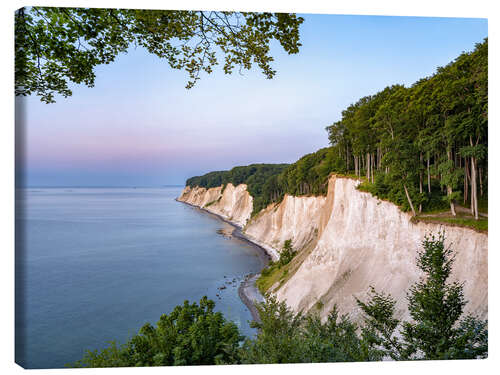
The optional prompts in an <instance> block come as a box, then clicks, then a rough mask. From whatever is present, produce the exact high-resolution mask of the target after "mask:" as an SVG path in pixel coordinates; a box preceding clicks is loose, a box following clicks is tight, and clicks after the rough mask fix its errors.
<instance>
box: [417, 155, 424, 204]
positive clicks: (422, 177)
mask: <svg viewBox="0 0 500 375" xmlns="http://www.w3.org/2000/svg"><path fill="white" fill-rule="evenodd" d="M423 161H424V155H423V154H422V153H420V167H419V169H420V176H419V177H420V178H419V180H420V181H419V191H420V194H422V193H423V190H424V188H423V186H422V185H423V179H424V171H423V170H422V162H423ZM418 212H419V213H420V212H422V203H420V204H419V205H418Z"/></svg>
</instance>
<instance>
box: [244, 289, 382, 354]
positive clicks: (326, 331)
mask: <svg viewBox="0 0 500 375" xmlns="http://www.w3.org/2000/svg"><path fill="white" fill-rule="evenodd" d="M257 309H258V312H259V316H260V320H261V322H260V323H257V322H252V326H253V327H255V328H258V329H259V333H258V335H257V337H256V338H255V339H254V340H249V339H247V340H246V341H245V343H244V345H243V347H242V351H241V358H242V363H248V364H258V363H261V364H263V363H317V362H352V361H373V360H380V359H382V357H381V356H380V352H379V351H377V350H374V349H372V348H371V346H370V345H369V343H368V341H365V340H364V338H360V337H359V336H358V334H357V330H358V326H357V325H356V324H355V323H353V322H352V321H351V320H350V319H349V318H348V317H347V316H346V315H343V316H339V314H338V311H337V307H336V306H334V308H333V309H332V311H331V312H330V314H329V315H328V318H327V320H326V322H324V323H322V322H321V319H320V318H319V317H318V316H317V315H313V314H307V315H303V314H302V313H300V312H298V313H295V312H293V311H292V310H291V309H290V308H289V307H288V306H287V305H286V303H285V302H284V301H282V302H278V301H277V300H276V298H275V297H273V296H270V297H269V298H268V299H267V301H266V302H263V303H259V304H258V305H257Z"/></svg>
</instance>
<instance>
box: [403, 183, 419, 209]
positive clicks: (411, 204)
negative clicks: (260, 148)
mask: <svg viewBox="0 0 500 375" xmlns="http://www.w3.org/2000/svg"><path fill="white" fill-rule="evenodd" d="M403 187H404V188H405V193H406V199H408V203H409V204H410V208H411V212H412V213H413V216H415V215H416V213H415V208H414V207H413V203H412V201H411V198H410V194H408V189H407V188H406V184H404V185H403Z"/></svg>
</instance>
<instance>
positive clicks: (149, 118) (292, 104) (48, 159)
mask: <svg viewBox="0 0 500 375" xmlns="http://www.w3.org/2000/svg"><path fill="white" fill-rule="evenodd" d="M301 16H303V17H304V18H305V21H304V23H303V24H302V26H301V28H300V38H301V43H302V47H301V48H300V52H299V53H298V54H296V55H288V54H287V53H286V52H284V51H283V50H282V48H281V47H280V46H279V44H277V43H274V44H273V45H272V49H271V54H272V55H273V57H274V58H275V61H274V62H273V63H272V66H273V68H274V69H276V70H277V74H276V76H275V77H274V78H273V79H272V80H268V79H266V78H265V76H264V75H263V74H262V73H261V72H260V70H259V68H258V67H256V66H254V67H253V68H252V70H251V71H244V72H243V75H240V74H238V71H237V70H236V71H235V72H234V73H233V74H232V75H225V74H224V72H223V71H222V68H221V67H220V66H219V67H216V68H215V69H214V73H212V74H211V75H206V74H204V75H202V77H201V80H200V81H198V83H197V84H196V86H195V87H194V88H193V89H190V90H186V89H185V88H184V86H185V85H186V83H187V81H188V76H187V73H186V72H184V71H177V70H173V69H171V68H170V67H169V66H168V64H167V63H166V62H165V61H162V60H161V59H159V58H158V57H156V56H154V55H150V54H148V53H147V52H146V51H144V50H143V49H140V48H138V49H134V48H133V47H132V48H131V49H130V50H129V52H128V53H127V54H123V55H120V56H119V57H118V58H117V59H116V61H115V62H114V63H112V64H110V65H104V66H99V67H97V68H96V80H95V87H93V88H88V87H86V86H81V85H79V86H74V85H73V86H71V88H72V90H73V96H71V97H69V98H62V97H57V98H56V100H57V102H56V103H55V104H45V103H42V102H40V100H39V98H37V97H35V96H33V97H27V98H17V99H16V114H17V118H18V119H21V121H18V122H17V135H18V137H17V138H18V140H19V141H20V142H19V143H18V145H19V149H18V150H19V151H20V152H19V153H18V155H17V158H16V163H17V164H16V165H17V174H18V177H19V176H22V178H18V180H17V183H18V186H20V185H23V186H162V185H183V184H184V183H185V180H186V179H187V178H189V177H191V176H194V175H201V174H204V173H207V172H209V171H213V170H226V169H230V168H232V167H234V166H237V165H248V164H252V163H292V162H294V161H296V160H297V159H299V158H300V157H301V156H303V155H305V154H308V153H311V152H315V151H317V150H318V149H320V148H322V147H326V146H328V137H327V133H326V131H325V127H326V126H328V125H330V124H332V123H333V122H335V121H338V120H339V119H340V118H341V112H342V110H343V109H345V108H346V107H347V106H348V105H349V104H351V103H354V102H356V101H357V100H358V99H359V98H361V97H363V96H366V95H370V94H374V93H376V92H377V91H379V90H382V89H383V88H384V87H386V86H388V85H392V84H396V83H400V84H404V85H406V86H409V85H411V84H412V83H414V82H415V81H417V80H418V79H420V78H423V77H426V76H429V75H431V74H433V73H434V72H435V70H436V68H437V67H438V66H443V65H446V64H447V63H449V62H450V61H452V60H453V59H454V58H456V57H457V56H458V55H459V54H460V53H461V52H463V51H471V50H473V49H474V45H475V43H478V42H481V41H482V40H483V39H484V38H485V37H487V35H488V25H487V20H486V19H465V18H427V17H425V18H422V17H420V18H418V17H384V16H345V15H310V14H306V15H301Z"/></svg>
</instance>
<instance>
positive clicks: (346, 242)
mask: <svg viewBox="0 0 500 375" xmlns="http://www.w3.org/2000/svg"><path fill="white" fill-rule="evenodd" d="M358 183H359V182H358V181H356V180H353V179H349V178H340V177H336V176H332V177H330V179H329V183H328V193H327V196H326V197H324V196H319V197H292V196H285V198H284V199H283V201H282V202H280V203H279V204H273V205H270V206H268V207H267V208H266V209H264V210H262V211H261V212H260V213H259V214H258V215H256V216H255V217H254V218H252V219H251V220H249V218H250V214H251V212H252V197H251V196H250V195H249V194H248V192H247V191H246V186H245V185H239V186H237V187H234V186H232V185H231V184H228V185H227V187H226V188H225V189H224V191H223V193H221V190H222V188H221V187H218V188H212V189H208V190H207V189H204V188H198V187H197V188H190V187H186V189H185V190H184V191H183V193H182V195H181V197H179V200H181V201H184V202H187V203H190V204H193V205H196V206H199V207H202V208H205V209H206V210H208V211H210V212H214V213H217V214H219V215H221V216H223V217H225V218H226V219H228V220H231V221H233V222H235V223H237V224H239V225H241V226H244V231H243V232H244V233H245V235H247V236H248V237H249V238H250V239H251V240H252V241H254V242H256V243H258V244H260V245H261V246H263V247H264V248H266V249H267V250H268V251H269V252H270V254H271V256H272V257H273V258H275V259H276V258H277V257H278V254H279V249H280V248H281V247H282V246H283V242H284V241H285V240H286V239H289V238H290V239H292V241H293V246H294V248H295V249H297V250H299V252H300V253H301V254H299V256H297V257H296V258H295V259H294V261H293V263H294V264H293V267H292V268H291V269H292V272H291V274H290V275H289V276H288V278H287V279H286V281H285V282H282V283H276V285H274V286H273V287H271V290H270V291H271V292H272V293H274V294H275V295H276V296H277V298H278V299H279V300H285V301H286V302H287V304H288V305H289V306H290V307H292V308H293V309H294V310H296V311H299V310H303V311H309V310H316V311H318V312H319V313H320V315H321V316H322V317H323V318H325V317H326V316H327V315H328V313H329V311H330V310H331V308H332V307H333V305H334V304H337V306H338V308H339V311H340V313H349V314H350V315H351V316H352V317H353V318H354V319H357V318H358V317H359V310H358V308H357V306H356V303H355V299H354V296H356V297H359V298H361V299H363V298H365V297H366V293H367V291H368V290H369V287H370V286H373V287H375V288H376V289H377V290H378V291H384V292H386V293H390V294H391V295H392V296H393V297H394V298H395V299H396V300H397V301H398V302H397V306H396V308H397V315H398V316H399V317H401V318H408V311H407V309H406V305H407V303H406V292H407V291H408V288H409V287H410V285H412V284H413V283H414V282H415V281H416V280H418V278H419V276H420V274H419V270H418V268H417V266H416V256H417V252H418V251H419V250H420V249H421V242H422V240H423V238H424V236H425V235H426V234H430V233H437V232H438V231H439V230H441V229H444V230H445V231H446V243H447V244H451V246H452V247H453V249H454V250H455V254H456V258H455V263H454V267H453V278H454V279H455V280H459V281H464V282H465V286H464V294H465V297H466V299H467V300H468V301H469V303H468V304H467V306H466V311H468V312H472V313H474V314H477V315H479V317H481V318H483V319H484V318H487V313H488V254H487V249H488V236H487V234H485V233H478V232H476V231H474V230H472V229H468V228H461V227H452V226H446V227H442V226H440V225H438V224H426V223H413V222H411V220H410V218H411V217H410V215H409V214H406V213H404V212H401V211H400V210H399V208H398V207H397V206H395V205H394V204H392V203H390V202H386V201H381V200H379V199H377V198H375V197H373V196H372V195H371V194H369V193H364V192H361V191H359V190H357V189H356V186H357V184H358Z"/></svg>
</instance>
